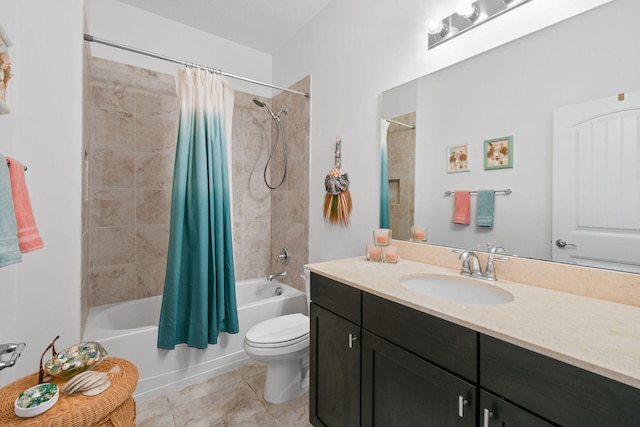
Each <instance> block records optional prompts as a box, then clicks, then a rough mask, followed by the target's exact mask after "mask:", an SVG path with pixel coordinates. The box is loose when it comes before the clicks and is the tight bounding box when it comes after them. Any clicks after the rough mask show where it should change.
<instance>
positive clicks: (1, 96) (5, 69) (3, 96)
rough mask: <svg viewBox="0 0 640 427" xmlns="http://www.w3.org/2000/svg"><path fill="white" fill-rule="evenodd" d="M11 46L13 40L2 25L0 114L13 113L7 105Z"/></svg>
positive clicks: (0, 35) (0, 42)
mask: <svg viewBox="0 0 640 427" xmlns="http://www.w3.org/2000/svg"><path fill="white" fill-rule="evenodd" d="M11 45H12V43H11V39H10V38H9V36H8V35H7V33H6V32H5V31H4V28H2V25H0V114H7V113H9V112H10V111H11V109H10V108H9V104H8V103H7V85H8V83H9V79H10V78H11V58H10V57H9V46H11Z"/></svg>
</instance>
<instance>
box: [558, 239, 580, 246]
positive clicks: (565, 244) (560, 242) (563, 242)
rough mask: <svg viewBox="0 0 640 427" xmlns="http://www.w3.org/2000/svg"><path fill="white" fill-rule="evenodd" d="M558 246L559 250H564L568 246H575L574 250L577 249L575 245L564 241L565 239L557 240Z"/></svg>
mask: <svg viewBox="0 0 640 427" xmlns="http://www.w3.org/2000/svg"><path fill="white" fill-rule="evenodd" d="M556 246H557V247H559V248H564V247H566V246H573V247H574V248H577V246H576V245H574V244H573V243H567V241H566V240H564V239H558V240H556Z"/></svg>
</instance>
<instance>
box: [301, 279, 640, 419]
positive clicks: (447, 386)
mask: <svg viewBox="0 0 640 427" xmlns="http://www.w3.org/2000/svg"><path fill="white" fill-rule="evenodd" d="M311 299H312V304H311V343H310V362H311V381H310V404H309V409H310V420H311V423H312V424H313V425H314V426H316V427H318V426H329V427H335V426H348V427H355V426H374V425H375V426H385V427H387V426H402V427H404V426H413V425H424V426H437V427H441V426H482V427H521V426H526V427H547V426H563V427H574V426H575V427H578V426H579V427H589V426H594V427H596V426H597V427H602V426H616V427H623V426H639V425H640V389H637V388H635V387H631V386H628V385H625V384H622V383H619V382H617V381H614V380H611V379H608V378H606V377H603V376H601V375H597V374H595V373H592V372H589V371H586V370H583V369H580V368H577V367H574V366H572V365H568V364H566V363H563V362H561V361H559V360H556V359H553V358H550V357H547V356H544V355H541V354H539V353H536V352H533V351H530V350H527V349H524V348H522V347H519V346H516V345H513V344H509V343H506V342H504V341H501V340H499V339H496V338H493V337H490V336H487V335H484V334H481V333H478V332H476V331H473V330H471V329H468V328H465V327H463V326H460V325H457V324H455V323H452V322H449V321H446V320H443V319H440V318H438V317H435V316H431V315H429V314H426V313H423V312H421V311H418V310H415V309H412V308H409V307H407V306H405V305H402V304H400V303H396V302H393V301H390V300H388V299H385V298H381V297H378V296H375V295H372V294H370V293H367V292H363V291H360V290H358V289H356V288H353V287H351V286H348V285H345V284H342V283H340V282H337V281H335V280H331V279H328V278H326V277H324V276H321V275H318V274H315V273H312V274H311Z"/></svg>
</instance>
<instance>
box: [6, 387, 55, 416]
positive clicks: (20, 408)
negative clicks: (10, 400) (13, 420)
mask: <svg viewBox="0 0 640 427" xmlns="http://www.w3.org/2000/svg"><path fill="white" fill-rule="evenodd" d="M59 396H60V393H59V391H58V386H57V385H55V384H50V383H44V384H38V385H36V386H33V387H31V388H28V389H26V390H25V391H23V392H22V393H20V395H19V396H18V397H17V398H16V401H15V402H14V404H13V407H14V410H15V413H16V415H17V416H19V417H21V418H31V417H35V416H37V415H40V414H42V413H43V412H45V411H47V410H48V409H49V408H51V407H52V406H53V405H55V403H56V402H57V401H58V397H59Z"/></svg>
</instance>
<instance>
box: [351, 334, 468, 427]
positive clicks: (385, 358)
mask: <svg viewBox="0 0 640 427" xmlns="http://www.w3.org/2000/svg"><path fill="white" fill-rule="evenodd" d="M362 334H363V342H362V425H363V426H384V427H392V426H398V427H406V426H434V427H447V426H456V427H457V426H475V423H476V406H475V395H476V388H475V386H473V385H472V384H470V383H468V382H466V381H464V380H462V379H460V378H458V377H456V376H455V375H452V374H449V373H448V372H446V371H444V370H442V369H440V368H438V367H436V366H435V365H432V364H431V363H429V362H427V361H426V360H424V359H421V358H420V357H418V356H415V355H413V354H411V353H409V352H408V351H405V350H403V349H401V348H400V347H397V346H396V345H394V344H391V343H390V342H388V341H385V340H383V339H382V338H380V337H378V336H376V335H373V334H371V333H369V332H367V331H365V330H363V331H362ZM354 425H355V424H354Z"/></svg>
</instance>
